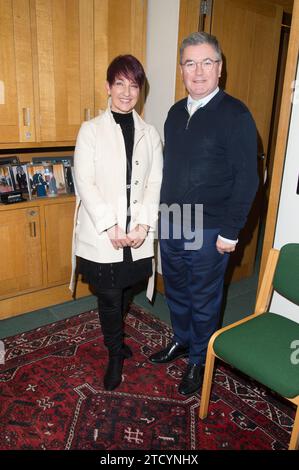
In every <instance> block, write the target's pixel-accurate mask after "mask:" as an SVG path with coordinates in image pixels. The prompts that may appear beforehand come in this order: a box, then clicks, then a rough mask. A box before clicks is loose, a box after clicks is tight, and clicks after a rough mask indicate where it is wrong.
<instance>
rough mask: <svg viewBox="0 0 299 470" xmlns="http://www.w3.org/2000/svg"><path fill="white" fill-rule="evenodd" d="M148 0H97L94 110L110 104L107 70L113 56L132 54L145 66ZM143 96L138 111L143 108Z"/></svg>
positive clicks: (95, 1) (95, 8)
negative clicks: (106, 84)
mask: <svg viewBox="0 0 299 470" xmlns="http://www.w3.org/2000/svg"><path fill="white" fill-rule="evenodd" d="M146 15H147V1H146V0H94V36H95V39H94V40H95V113H96V114H98V113H99V111H100V110H103V109H106V107H107V98H108V97H107V91H106V88H105V82H106V70H107V67H108V65H109V63H110V62H111V60H112V59H114V57H116V56H118V55H119V54H132V55H134V56H135V57H137V58H138V59H139V60H140V62H141V63H142V64H143V66H144V67H145V49H146ZM143 104H144V97H142V96H141V99H140V100H139V103H138V104H137V107H136V110H137V111H138V112H141V111H142V108H143Z"/></svg>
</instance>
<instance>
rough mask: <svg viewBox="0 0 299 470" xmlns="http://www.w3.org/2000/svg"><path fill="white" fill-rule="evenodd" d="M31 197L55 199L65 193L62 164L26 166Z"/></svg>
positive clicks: (32, 164) (33, 164)
mask: <svg viewBox="0 0 299 470" xmlns="http://www.w3.org/2000/svg"><path fill="white" fill-rule="evenodd" d="M27 173H28V178H29V189H30V193H31V197H56V196H59V195H60V194H66V193H67V187H66V182H65V172H64V166H63V164H62V163H53V164H52V163H43V164H40V163H31V164H28V165H27Z"/></svg>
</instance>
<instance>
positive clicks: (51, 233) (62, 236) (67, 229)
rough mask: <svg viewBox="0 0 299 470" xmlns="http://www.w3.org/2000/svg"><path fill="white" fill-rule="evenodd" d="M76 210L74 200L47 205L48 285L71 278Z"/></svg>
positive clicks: (60, 282) (63, 282)
mask: <svg viewBox="0 0 299 470" xmlns="http://www.w3.org/2000/svg"><path fill="white" fill-rule="evenodd" d="M74 211H75V202H74V201H70V202H64V203H60V204H49V205H46V206H45V224H46V247H47V248H46V249H47V278H48V285H54V284H65V283H67V282H68V281H69V280H70V277H71V253H72V236H73V221H74Z"/></svg>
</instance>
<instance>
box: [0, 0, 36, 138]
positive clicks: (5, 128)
mask: <svg viewBox="0 0 299 470" xmlns="http://www.w3.org/2000/svg"><path fill="white" fill-rule="evenodd" d="M0 32H1V40H0V142H34V141H35V138H36V136H35V110H34V99H33V93H34V92H33V57H32V42H31V26H30V10H29V1H28V0H0Z"/></svg>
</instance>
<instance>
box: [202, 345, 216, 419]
mask: <svg viewBox="0 0 299 470" xmlns="http://www.w3.org/2000/svg"><path fill="white" fill-rule="evenodd" d="M214 363H215V355H214V354H213V352H212V351H211V350H210V351H208V354H207V358H206V365H205V375H204V379H203V386H202V392H201V400H200V408H199V417H200V419H204V418H206V416H207V414H208V407H209V401H210V394H211V387H212V378H213V371H214Z"/></svg>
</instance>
